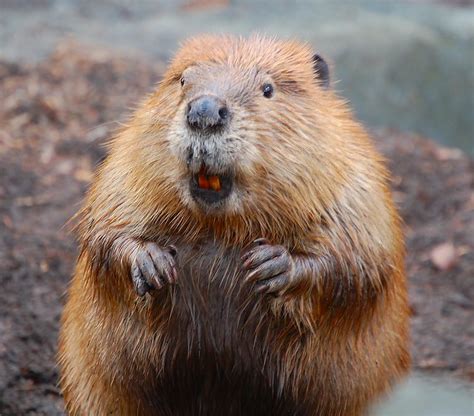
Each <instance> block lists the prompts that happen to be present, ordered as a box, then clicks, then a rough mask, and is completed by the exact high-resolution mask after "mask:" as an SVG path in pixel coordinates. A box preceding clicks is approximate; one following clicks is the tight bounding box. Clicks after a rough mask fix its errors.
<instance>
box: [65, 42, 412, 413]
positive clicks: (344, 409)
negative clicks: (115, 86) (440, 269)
mask: <svg viewBox="0 0 474 416" xmlns="http://www.w3.org/2000/svg"><path fill="white" fill-rule="evenodd" d="M388 181H389V173H388V171H387V169H386V167H385V162H384V160H383V159H382V157H381V156H380V155H379V154H378V153H377V151H376V150H375V149H374V147H373V144H372V142H371V140H370V138H369V137H368V134H367V133H366V131H365V130H364V128H363V127H362V126H361V125H360V124H359V122H357V121H355V120H354V117H353V116H352V114H351V112H350V110H349V109H348V106H347V104H346V103H345V101H344V100H343V99H341V98H339V97H338V96H337V94H336V93H335V92H334V91H333V89H332V88H331V86H330V83H329V69H328V64H327V63H326V62H325V60H324V59H323V58H322V57H321V56H320V55H315V54H314V52H313V51H312V48H311V47H310V46H308V45H306V44H302V43H299V42H297V41H291V40H284V41H283V40H277V39H273V38H267V37H264V36H252V37H250V38H238V37H232V36H200V37H197V38H193V39H191V40H188V41H187V42H186V43H185V44H184V45H183V46H182V48H181V49H180V51H179V52H178V53H177V55H176V57H175V59H174V60H173V61H172V63H171V64H170V67H169V69H168V70H167V72H166V73H165V75H164V78H163V80H162V81H161V83H160V84H159V86H158V87H157V89H156V91H155V92H154V93H152V94H151V95H150V96H149V97H147V98H146V99H145V101H144V103H143V104H142V105H141V106H139V108H138V110H136V112H135V113H134V114H133V116H132V117H131V120H130V121H129V123H127V124H126V125H125V126H124V127H122V129H121V130H120V131H119V132H118V133H117V134H116V136H115V138H114V139H113V140H112V141H111V143H110V146H109V151H108V154H107V157H106V158H105V160H104V161H103V163H102V164H101V165H100V167H99V168H98V172H97V174H96V177H95V179H94V181H93V183H92V185H91V188H90V191H89V193H88V196H87V198H86V202H85V204H84V207H83V209H82V210H81V211H80V212H79V214H78V221H77V230H78V235H79V240H80V247H81V250H80V255H79V258H78V261H77V266H76V270H75V273H74V277H73V279H72V283H71V286H70V288H69V293H68V300H67V303H66V306H65V310H64V314H63V317H62V326H61V332H60V345H59V363H60V368H61V381H60V384H61V388H62V392H63V394H64V399H65V406H66V409H67V411H68V412H69V414H72V415H110V414H114V415H115V414H117V415H174V416H176V415H178V416H179V415H330V416H332V415H335V416H337V415H360V414H364V413H365V412H366V411H367V408H368V406H369V404H370V403H371V402H372V401H373V400H375V399H376V398H377V397H379V396H380V395H381V394H383V393H384V392H386V391H388V390H389V388H390V387H391V386H392V385H393V384H394V383H395V382H396V381H397V380H398V379H399V378H400V377H401V376H403V374H404V373H405V372H406V371H407V369H408V367H409V361H410V359H409V352H408V307H407V294H406V282H405V274H404V243H403V238H402V233H401V221H400V219H399V216H398V214H397V211H396V209H395V208H394V204H393V202H392V199H391V195H390V191H389V185H388Z"/></svg>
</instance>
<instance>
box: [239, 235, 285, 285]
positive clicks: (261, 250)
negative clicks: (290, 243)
mask: <svg viewBox="0 0 474 416" xmlns="http://www.w3.org/2000/svg"><path fill="white" fill-rule="evenodd" d="M242 261H243V267H244V269H245V270H247V271H248V274H247V276H246V277H245V281H246V282H247V283H254V284H255V287H256V290H257V292H259V293H272V294H278V293H279V292H282V291H284V290H285V289H287V288H289V287H290V286H292V285H293V281H294V279H293V259H292V257H291V254H290V253H289V252H288V250H287V249H286V248H285V247H283V246H275V245H270V244H269V242H268V241H267V240H265V239H263V238H259V239H258V240H255V241H254V242H253V244H252V246H251V248H250V249H249V250H248V251H247V252H246V253H245V254H244V255H243V256H242Z"/></svg>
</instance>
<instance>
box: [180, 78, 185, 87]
mask: <svg viewBox="0 0 474 416" xmlns="http://www.w3.org/2000/svg"><path fill="white" fill-rule="evenodd" d="M179 82H181V86H182V87H184V84H185V83H186V81H185V80H184V77H181V79H180V80H179Z"/></svg>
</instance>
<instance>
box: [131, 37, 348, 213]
mask: <svg viewBox="0 0 474 416" xmlns="http://www.w3.org/2000/svg"><path fill="white" fill-rule="evenodd" d="M328 81H329V73H328V66H327V64H326V63H325V61H324V60H323V59H322V58H321V57H320V56H319V55H315V54H314V52H313V51H312V49H311V48H310V47H309V46H308V45H306V44H301V43H298V42H293V41H278V40H275V39H270V38H265V37H260V36H254V37H251V38H248V39H244V38H236V37H230V36H229V37H225V36H224V37H222V36H201V37H198V38H194V39H191V40H189V41H188V42H187V43H185V44H184V46H183V47H182V48H181V50H180V51H179V52H178V53H177V55H176V57H175V59H174V60H173V62H172V64H171V65H170V67H169V69H168V71H167V72H166V74H165V76H164V78H163V80H162V82H161V84H160V86H159V87H158V89H157V91H156V92H155V94H154V95H152V96H151V98H150V99H149V101H148V102H147V105H146V106H145V107H144V108H145V109H146V112H145V117H146V123H145V122H144V123H143V125H146V132H145V133H144V134H143V133H142V134H141V136H142V140H144V139H143V137H145V136H146V137H148V138H149V140H148V141H147V142H146V143H145V144H144V147H146V151H147V152H155V153H154V156H153V158H152V159H153V161H154V163H155V169H156V170H157V171H159V173H160V178H159V180H161V181H163V180H166V181H168V182H167V185H170V184H171V183H172V185H173V189H174V192H175V196H174V197H178V198H179V199H180V201H181V203H182V204H184V205H185V206H186V207H187V208H189V209H190V210H191V211H194V212H197V213H200V214H205V215H206V216H211V217H212V216H214V217H222V216H225V215H234V214H238V215H243V214H245V215H247V214H248V213H249V212H250V213H252V212H256V211H259V212H262V213H265V211H268V212H270V211H272V210H273V209H274V207H275V205H277V204H279V205H281V204H282V203H283V204H284V203H285V201H284V200H285V198H286V199H288V200H289V203H287V204H286V205H287V206H288V207H290V208H291V207H292V209H291V210H292V211H294V214H296V215H298V214H299V213H301V212H300V209H301V207H304V206H306V207H308V206H310V205H312V204H313V202H311V200H314V194H315V192H320V190H321V186H320V185H318V181H319V180H321V179H322V176H325V175H326V179H327V177H328V176H330V175H331V174H332V173H329V172H328V169H327V166H328V163H329V164H331V163H332V162H331V159H332V157H328V156H327V154H328V152H327V151H326V150H327V149H328V148H332V147H333V146H332V144H331V143H328V140H327V139H326V138H325V136H331V135H330V134H329V135H328V134H327V133H328V132H330V131H331V130H333V127H332V125H334V124H335V123H337V120H336V118H337V115H334V114H333V115H332V116H331V115H329V113H330V112H331V111H332V110H330V108H334V107H335V106H334V104H333V102H331V101H330V100H334V97H335V95H334V93H333V92H332V91H331V90H330V89H328ZM340 104H341V105H340V107H341V108H342V107H344V104H343V103H342V102H341V103H340ZM336 107H337V106H336ZM142 115H143V114H142ZM331 123H332V125H331V126H330V127H329V126H328V124H331ZM137 124H140V123H137ZM329 141H330V139H329ZM153 146H154V147H153ZM318 161H319V166H320V168H319V174H318V173H317V172H316V171H315V169H314V168H313V167H314V166H317V165H318ZM316 170H317V169H316ZM329 170H330V169H329ZM164 171H166V172H164ZM318 175H320V177H319V178H318V177H317V176H318ZM323 179H324V178H323ZM336 181H337V178H336ZM323 182H324V183H325V186H327V188H328V189H329V191H330V188H331V186H333V185H334V182H333V181H332V180H331V181H329V180H323V181H321V183H323ZM308 189H310V191H308ZM171 194H172V191H171V190H169V192H167V195H171ZM167 197H168V196H167ZM174 197H173V198H174ZM294 200H298V201H299V203H298V204H295V203H293V201H294ZM293 208H294V209H293ZM288 215H289V216H292V215H293V213H288Z"/></svg>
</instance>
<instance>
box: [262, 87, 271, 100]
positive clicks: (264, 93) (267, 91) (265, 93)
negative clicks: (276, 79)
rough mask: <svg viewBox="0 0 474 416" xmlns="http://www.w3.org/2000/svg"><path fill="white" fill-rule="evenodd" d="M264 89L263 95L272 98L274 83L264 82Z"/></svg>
mask: <svg viewBox="0 0 474 416" xmlns="http://www.w3.org/2000/svg"><path fill="white" fill-rule="evenodd" d="M262 91H263V96H264V97H265V98H272V97H273V85H272V84H263V87H262Z"/></svg>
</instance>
